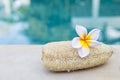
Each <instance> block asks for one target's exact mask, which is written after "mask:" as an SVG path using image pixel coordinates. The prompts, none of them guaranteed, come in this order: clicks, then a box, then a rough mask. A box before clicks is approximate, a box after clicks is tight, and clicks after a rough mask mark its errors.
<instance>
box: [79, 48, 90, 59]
mask: <svg viewBox="0 0 120 80" xmlns="http://www.w3.org/2000/svg"><path fill="white" fill-rule="evenodd" d="M89 53H90V50H89V48H83V47H81V48H79V49H78V54H79V56H80V57H81V58H83V57H86V56H87V55H89Z"/></svg>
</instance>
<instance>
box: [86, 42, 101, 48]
mask: <svg viewBox="0 0 120 80" xmlns="http://www.w3.org/2000/svg"><path fill="white" fill-rule="evenodd" d="M87 41H88V42H89V43H90V45H89V46H90V47H95V46H99V45H101V44H102V43H101V42H98V41H96V40H87Z"/></svg>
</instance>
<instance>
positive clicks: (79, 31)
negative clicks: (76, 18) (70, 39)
mask: <svg viewBox="0 0 120 80" xmlns="http://www.w3.org/2000/svg"><path fill="white" fill-rule="evenodd" d="M75 29H76V32H77V34H78V35H79V36H80V37H81V38H82V36H83V35H87V30H86V28H85V27H83V26H80V25H76V28H75Z"/></svg>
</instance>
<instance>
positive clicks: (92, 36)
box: [88, 29, 100, 40]
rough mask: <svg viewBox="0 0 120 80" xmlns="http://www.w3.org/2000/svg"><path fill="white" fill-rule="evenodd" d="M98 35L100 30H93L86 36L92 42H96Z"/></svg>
mask: <svg viewBox="0 0 120 80" xmlns="http://www.w3.org/2000/svg"><path fill="white" fill-rule="evenodd" d="M99 35H100V30H99V29H93V30H92V31H91V32H89V34H88V36H90V37H91V39H92V40H97V39H98V37H99Z"/></svg>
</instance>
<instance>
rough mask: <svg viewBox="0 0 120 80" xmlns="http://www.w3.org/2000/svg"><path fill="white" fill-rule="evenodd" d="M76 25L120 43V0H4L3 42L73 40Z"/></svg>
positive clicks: (0, 17)
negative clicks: (95, 31)
mask: <svg viewBox="0 0 120 80" xmlns="http://www.w3.org/2000/svg"><path fill="white" fill-rule="evenodd" d="M76 24H80V25H83V26H85V27H87V29H88V31H90V30H91V29H93V28H99V29H101V36H100V39H99V40H100V41H102V42H104V43H106V44H120V0H0V44H45V43H48V42H52V41H61V40H72V39H73V38H74V37H75V36H77V34H76V32H75V29H74V27H75V25H76Z"/></svg>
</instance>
